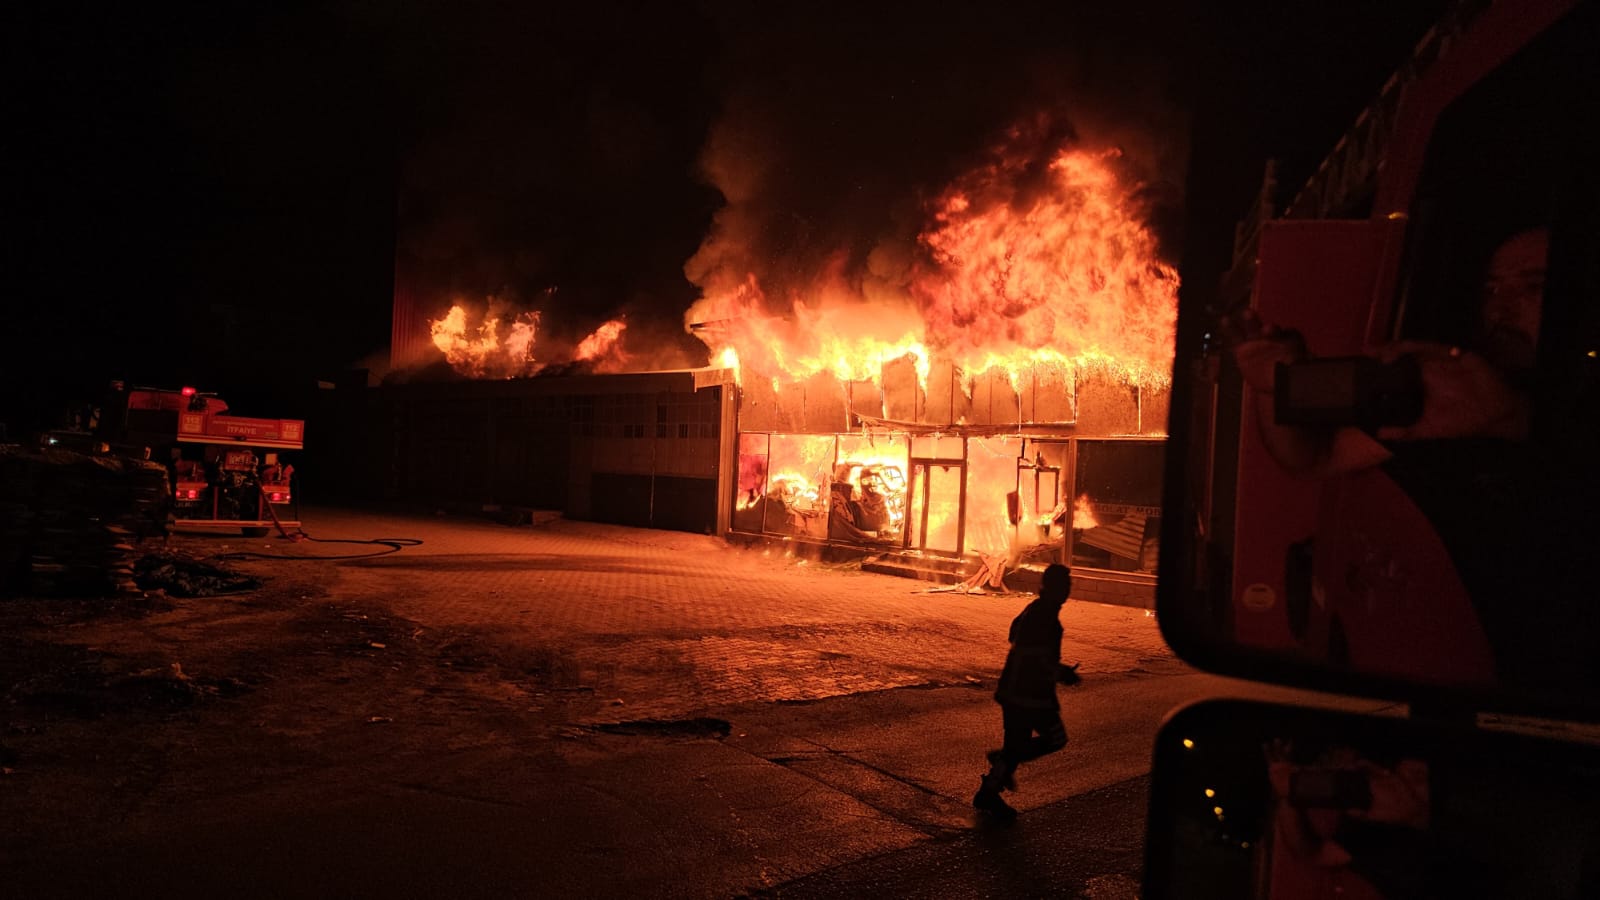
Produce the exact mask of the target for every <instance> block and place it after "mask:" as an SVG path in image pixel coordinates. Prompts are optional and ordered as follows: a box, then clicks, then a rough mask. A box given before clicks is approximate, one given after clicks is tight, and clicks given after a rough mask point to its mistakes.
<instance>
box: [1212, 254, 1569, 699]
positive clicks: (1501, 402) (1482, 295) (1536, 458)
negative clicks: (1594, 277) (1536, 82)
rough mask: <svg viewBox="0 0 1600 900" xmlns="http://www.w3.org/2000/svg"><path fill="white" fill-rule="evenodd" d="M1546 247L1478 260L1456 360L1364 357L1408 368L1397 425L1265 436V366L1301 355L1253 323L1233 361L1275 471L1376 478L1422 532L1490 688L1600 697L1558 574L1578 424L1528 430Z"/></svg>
mask: <svg viewBox="0 0 1600 900" xmlns="http://www.w3.org/2000/svg"><path fill="white" fill-rule="evenodd" d="M1549 246H1550V231H1549V229H1548V228H1545V227H1542V226H1540V227H1533V228H1518V229H1513V230H1512V233H1510V234H1509V235H1507V236H1505V237H1503V238H1502V239H1500V240H1499V241H1498V242H1497V243H1494V244H1493V247H1494V249H1493V250H1492V252H1490V253H1489V258H1488V261H1487V263H1486V265H1485V266H1484V273H1483V276H1482V278H1481V280H1480V281H1479V284H1478V287H1479V290H1478V292H1477V296H1476V297H1474V298H1472V299H1473V303H1474V306H1473V308H1472V310H1471V311H1470V322H1464V323H1463V325H1464V326H1465V327H1464V328H1462V329H1461V330H1460V331H1459V332H1458V333H1460V334H1462V335H1463V340H1462V343H1461V344H1460V345H1452V344H1445V343H1442V342H1434V341H1422V340H1406V341H1399V342H1396V343H1394V344H1392V345H1389V346H1387V347H1384V348H1382V349H1381V350H1380V351H1379V353H1378V356H1379V357H1380V358H1382V359H1385V360H1391V359H1394V358H1396V357H1398V356H1399V355H1400V354H1409V355H1411V356H1412V357H1413V358H1414V359H1415V360H1416V361H1417V363H1418V369H1419V372H1420V382H1421V388H1422V397H1421V400H1422V405H1421V414H1420V415H1419V416H1418V417H1417V419H1416V421H1415V422H1413V423H1412V424H1410V425H1403V426H1394V425H1392V426H1383V427H1378V428H1373V429H1363V428H1357V427H1317V428H1313V427H1303V426H1286V425H1280V424H1277V423H1276V422H1275V421H1274V405H1273V389H1274V381H1275V372H1276V365H1277V364H1278V363H1294V362H1298V361H1300V360H1303V359H1305V358H1306V357H1307V351H1306V347H1305V344H1304V342H1303V341H1302V340H1301V339H1300V337H1299V335H1298V334H1296V333H1295V332H1293V331H1288V330H1282V329H1277V328H1274V327H1272V326H1271V325H1269V324H1266V323H1261V322H1259V321H1254V322H1249V323H1247V329H1248V331H1247V332H1246V333H1245V334H1244V335H1243V336H1242V339H1241V340H1240V341H1239V342H1238V343H1237V344H1236V345H1235V346H1234V351H1233V352H1234V358H1235V360H1236V362H1237V363H1238V366H1239V370H1240V374H1241V376H1242V378H1243V380H1244V381H1245V383H1246V385H1247V386H1248V388H1247V390H1248V392H1249V393H1250V394H1252V395H1253V402H1254V405H1255V409H1256V413H1257V416H1256V418H1257V421H1258V427H1259V431H1260V435H1261V438H1262V441H1263V443H1264V444H1265V446H1266V447H1267V449H1268V451H1269V453H1271V455H1272V456H1273V458H1274V459H1275V460H1276V461H1277V462H1279V463H1280V464H1281V465H1282V466H1283V467H1284V468H1285V469H1287V470H1288V471H1290V472H1293V473H1296V474H1300V475H1305V476H1307V477H1313V478H1337V477H1340V476H1344V475H1353V474H1356V473H1360V472H1363V471H1370V470H1376V471H1379V472H1381V473H1382V475H1383V476H1384V477H1386V478H1388V479H1390V480H1391V481H1392V482H1393V483H1394V484H1395V485H1397V486H1398V487H1399V488H1400V489H1401V490H1402V491H1403V492H1404V493H1405V494H1406V495H1407V497H1409V498H1410V500H1411V501H1412V502H1413V503H1414V505H1415V506H1416V508H1417V509H1418V510H1420V511H1421V512H1422V513H1423V514H1424V515H1425V516H1426V517H1427V519H1428V521H1429V523H1430V524H1431V525H1432V527H1433V530H1434V532H1435V533H1436V534H1437V536H1438V539H1439V541H1440V542H1441V543H1442V545H1443V547H1444V548H1445V549H1446V551H1447V552H1448V553H1449V556H1450V559H1451V561H1452V564H1453V567H1454V569H1455V570H1456V574H1457V575H1458V577H1459V579H1460V582H1461V585H1462V587H1463V588H1464V589H1465V590H1466V593H1467V596H1468V598H1469V599H1470V602H1471V604H1472V607H1473V609H1474V611H1475V612H1476V614H1477V617H1478V620H1479V625H1480V626H1481V628H1482V630H1483V633H1484V636H1485V637H1486V638H1487V639H1488V641H1489V644H1490V647H1491V650H1492V652H1493V655H1494V660H1495V669H1496V677H1497V680H1498V681H1499V682H1500V684H1501V685H1502V686H1503V687H1506V688H1508V689H1511V690H1517V691H1525V690H1526V691H1541V692H1549V691H1567V690H1584V689H1587V688H1592V687H1600V626H1597V625H1595V624H1592V622H1591V620H1593V619H1595V618H1596V617H1595V616H1594V615H1593V610H1592V609H1589V608H1587V606H1586V603H1585V601H1584V597H1583V594H1584V593H1585V592H1584V591H1583V590H1581V589H1579V588H1578V587H1577V584H1576V583H1575V582H1574V581H1573V577H1574V576H1573V575H1572V574H1571V572H1572V566H1573V565H1574V564H1575V561H1576V560H1577V559H1578V558H1580V557H1581V556H1582V554H1583V553H1585V552H1589V551H1588V548H1587V547H1586V541H1587V538H1586V535H1592V534H1593V531H1594V529H1593V528H1592V527H1589V526H1585V525H1584V524H1583V523H1584V522H1585V521H1586V520H1588V519H1589V518H1590V517H1592V516H1593V515H1594V509H1593V508H1592V507H1593V504H1594V502H1595V497H1594V494H1595V490H1594V488H1595V478H1594V476H1593V473H1592V465H1593V464H1592V460H1590V461H1588V462H1582V461H1579V462H1574V459H1575V458H1576V457H1577V455H1581V453H1582V451H1581V450H1580V449H1577V448H1579V447H1580V444H1581V440H1580V441H1579V442H1577V443H1575V442H1573V441H1572V440H1570V439H1569V438H1568V437H1565V436H1563V431H1565V432H1567V433H1571V432H1572V431H1573V429H1574V428H1576V429H1577V430H1578V431H1579V432H1581V431H1582V429H1583V428H1585V427H1587V426H1586V424H1585V423H1586V422H1588V421H1589V420H1592V419H1593V418H1594V410H1593V409H1589V410H1584V409H1580V408H1574V407H1572V406H1566V407H1564V408H1563V409H1561V410H1559V411H1558V413H1557V414H1550V412H1549V411H1546V412H1545V414H1544V415H1543V416H1542V418H1538V419H1537V421H1538V429H1537V433H1536V429H1535V423H1536V417H1535V415H1534V408H1535V402H1536V399H1537V398H1538V397H1539V396H1540V395H1537V394H1536V393H1535V390H1534V388H1535V384H1536V380H1537V379H1536V374H1537V372H1536V364H1537V363H1538V362H1539V355H1540V353H1539V351H1540V328H1541V323H1542V321H1543V319H1544V318H1545V317H1546V315H1547V313H1548V312H1549V310H1547V309H1546V302H1545V297H1544V284H1545V274H1546V260H1547V259H1548V255H1549ZM1463 299H1465V298H1463ZM1582 446H1587V445H1582ZM1323 577H1330V576H1328V575H1326V574H1324V576H1323Z"/></svg>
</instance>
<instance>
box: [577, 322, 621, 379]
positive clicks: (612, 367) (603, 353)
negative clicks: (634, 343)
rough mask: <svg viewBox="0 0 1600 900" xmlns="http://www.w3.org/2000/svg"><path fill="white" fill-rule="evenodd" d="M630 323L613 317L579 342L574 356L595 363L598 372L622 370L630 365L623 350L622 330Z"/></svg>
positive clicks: (581, 360) (579, 359) (582, 360)
mask: <svg viewBox="0 0 1600 900" xmlns="http://www.w3.org/2000/svg"><path fill="white" fill-rule="evenodd" d="M627 327H628V323H627V322H625V321H623V320H622V319H620V318H619V319H612V320H611V321H609V322H607V323H605V324H604V325H601V326H600V327H599V328H596V329H595V330H594V333H593V334H590V335H589V336H588V337H586V338H584V339H583V340H582V341H579V342H578V349H577V350H576V351H574V353H573V355H572V358H573V359H575V360H578V361H580V362H589V363H593V364H594V370H595V371H596V372H621V371H623V370H625V369H626V368H627V367H628V355H627V354H626V353H624V352H623V351H622V331H623V329H625V328H627Z"/></svg>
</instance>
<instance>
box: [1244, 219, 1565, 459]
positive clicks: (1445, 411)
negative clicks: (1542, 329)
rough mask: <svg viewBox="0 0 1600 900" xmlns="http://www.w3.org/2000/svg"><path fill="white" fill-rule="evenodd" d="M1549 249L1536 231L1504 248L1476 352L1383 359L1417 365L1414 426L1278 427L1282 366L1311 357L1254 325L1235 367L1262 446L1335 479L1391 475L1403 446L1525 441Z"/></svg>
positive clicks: (1444, 349) (1297, 341) (1486, 295)
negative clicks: (1373, 472) (1371, 472)
mask: <svg viewBox="0 0 1600 900" xmlns="http://www.w3.org/2000/svg"><path fill="white" fill-rule="evenodd" d="M1549 241H1550V232H1549V229H1547V228H1544V227H1536V228H1530V229H1526V230H1520V231H1517V232H1516V233H1514V234H1512V235H1511V236H1509V237H1508V238H1506V239H1505V240H1504V241H1502V242H1501V243H1500V244H1499V246H1498V247H1496V249H1495V250H1494V252H1493V254H1491V256H1490V259H1489V263H1488V266H1487V269H1486V271H1485V273H1484V278H1483V282H1482V293H1481V295H1480V297H1479V298H1477V314H1476V316H1475V322H1474V325H1475V327H1474V329H1473V339H1472V341H1471V342H1470V343H1469V344H1468V345H1467V346H1456V345H1447V344H1443V343H1438V342H1433V341H1416V340H1411V341H1398V342H1395V343H1393V344H1391V345H1389V346H1387V347H1385V348H1383V349H1382V350H1381V351H1380V352H1379V354H1378V356H1379V358H1381V359H1383V360H1384V361H1386V362H1388V361H1392V360H1394V359H1396V358H1397V357H1399V356H1401V355H1409V356H1411V357H1413V358H1415V359H1416V360H1417V363H1418V365H1419V368H1420V372H1421V377H1422V412H1421V415H1420V416H1419V417H1418V418H1417V420H1416V421H1415V422H1413V423H1412V424H1410V425H1387V426H1382V427H1379V428H1377V429H1375V430H1373V431H1370V432H1369V431H1367V430H1363V429H1359V428H1355V427H1343V428H1337V429H1333V430H1326V429H1312V428H1305V427H1300V426H1288V425H1279V424H1277V423H1276V422H1274V421H1273V419H1274V412H1273V389H1274V386H1275V385H1274V383H1275V380H1276V377H1275V373H1276V370H1277V366H1278V365H1279V364H1292V363H1296V362H1300V361H1302V360H1304V359H1306V358H1307V357H1308V353H1307V350H1306V347H1305V343H1304V341H1303V340H1302V339H1301V337H1300V335H1299V334H1298V333H1296V332H1294V331H1292V330H1287V329H1283V328H1279V327H1277V326H1275V325H1274V324H1272V323H1264V322H1261V321H1260V320H1259V319H1258V318H1254V317H1253V316H1252V317H1247V318H1246V320H1245V322H1244V326H1243V329H1242V334H1241V335H1240V340H1239V341H1238V342H1237V343H1235V344H1234V347H1233V357H1234V361H1235V363H1236V364H1237V365H1238V367H1239V373H1240V375H1241V376H1242V378H1243V379H1244V382H1245V384H1246V385H1247V387H1248V388H1249V390H1250V392H1251V393H1252V394H1253V395H1254V401H1255V405H1256V410H1257V413H1258V415H1257V422H1258V424H1259V427H1260V432H1261V438H1262V441H1263V443H1265V445H1266V447H1267V450H1268V451H1269V452H1270V453H1271V454H1272V456H1273V458H1274V459H1275V460H1277V461H1278V463H1279V464H1281V465H1282V466H1283V467H1284V468H1286V469H1288V470H1289V471H1291V472H1294V473H1296V474H1301V475H1307V476H1312V477H1329V476H1334V475H1342V474H1348V473H1352V472H1357V471H1360V470H1363V469H1369V468H1373V467H1375V466H1380V465H1383V464H1384V463H1386V462H1388V461H1389V460H1390V459H1392V458H1393V457H1394V455H1395V447H1396V446H1397V445H1398V444H1400V443H1403V442H1409V441H1428V440H1452V439H1465V438H1480V439H1490V440H1501V441H1520V440H1524V439H1526V438H1527V436H1528V427H1529V421H1530V411H1531V403H1530V398H1529V396H1528V391H1529V389H1530V388H1531V382H1532V374H1533V369H1534V364H1535V362H1536V359H1537V351H1538V340H1539V322H1540V314H1541V310H1542V304H1543V291H1544V278H1545V262H1546V260H1547V258H1548V255H1549V246H1550V244H1549Z"/></svg>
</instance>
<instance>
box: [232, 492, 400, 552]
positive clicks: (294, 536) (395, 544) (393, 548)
mask: <svg viewBox="0 0 1600 900" xmlns="http://www.w3.org/2000/svg"><path fill="white" fill-rule="evenodd" d="M256 491H257V492H259V493H260V494H261V504H262V506H264V507H265V508H266V510H267V515H268V516H270V517H271V518H272V524H273V525H274V526H276V527H277V529H278V537H279V539H281V540H285V541H311V542H313V543H317V544H360V545H362V546H372V545H377V546H381V547H384V548H386V549H383V550H378V551H376V552H373V553H341V554H334V555H328V556H279V555H277V554H275V553H253V552H250V551H247V550H245V551H239V552H236V553H219V554H217V555H216V556H215V557H212V558H213V559H230V560H239V559H296V560H298V559H371V558H372V557H375V556H387V555H389V554H390V553H398V552H400V551H401V550H404V549H405V548H407V547H416V546H419V545H421V544H422V539H421V538H393V537H384V538H366V539H358V538H319V537H312V536H311V535H310V534H308V533H307V532H306V530H305V529H304V528H300V527H297V528H296V530H295V531H294V532H290V531H289V530H288V529H286V528H284V527H283V520H281V519H279V518H278V513H277V511H276V510H274V509H273V508H272V501H271V499H270V498H268V497H267V489H266V488H264V487H262V486H261V482H259V481H258V482H256Z"/></svg>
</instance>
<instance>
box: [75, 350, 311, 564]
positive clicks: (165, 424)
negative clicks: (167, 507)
mask: <svg viewBox="0 0 1600 900" xmlns="http://www.w3.org/2000/svg"><path fill="white" fill-rule="evenodd" d="M94 433H95V435H96V436H97V437H98V438H99V439H100V440H101V441H103V442H104V443H106V444H107V445H109V446H110V447H112V448H117V449H122V450H124V451H125V452H127V451H130V450H132V451H133V452H139V451H144V452H148V453H149V456H150V458H151V459H152V460H153V461H156V462H160V463H164V464H166V465H167V466H168V474H169V475H170V477H171V481H172V503H173V506H172V510H173V520H172V525H173V527H176V528H202V529H211V528H238V529H240V530H241V531H242V532H243V533H244V534H245V535H247V536H252V537H259V536H262V535H265V534H267V533H268V531H269V530H270V529H271V528H273V527H278V528H289V527H295V526H298V525H299V524H300V522H299V515H298V512H297V511H298V505H297V504H296V501H295V496H294V488H293V484H294V466H293V464H292V463H291V462H290V460H289V457H288V455H289V454H292V453H293V452H294V451H297V450H300V449H302V448H303V447H304V446H305V422H304V421H303V420H300V419H256V418H246V417H244V416H236V415H230V414H229V412H228V404H227V403H225V402H224V401H223V400H222V399H221V398H219V397H217V396H216V395H215V394H207V393H202V392H200V391H197V390H195V389H194V388H190V387H186V388H183V389H181V390H162V389H158V388H145V387H134V388H127V387H125V386H124V385H122V384H121V383H120V382H114V383H113V384H112V386H111V390H110V393H109V396H108V397H107V399H106V401H105V403H104V405H103V406H102V407H101V410H100V418H99V422H98V425H97V427H96V428H95V431H94Z"/></svg>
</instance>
